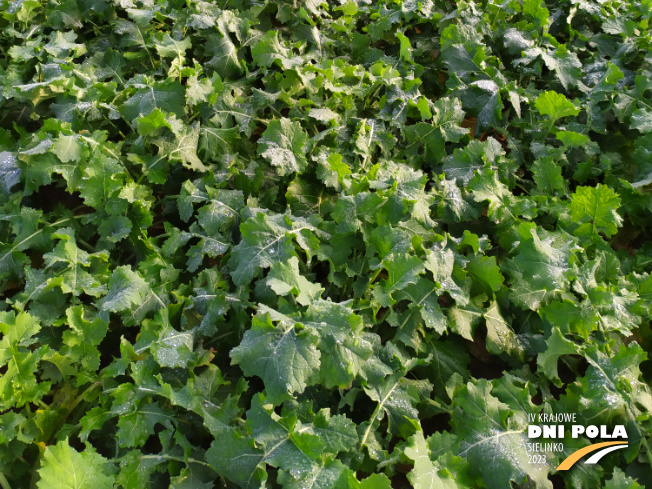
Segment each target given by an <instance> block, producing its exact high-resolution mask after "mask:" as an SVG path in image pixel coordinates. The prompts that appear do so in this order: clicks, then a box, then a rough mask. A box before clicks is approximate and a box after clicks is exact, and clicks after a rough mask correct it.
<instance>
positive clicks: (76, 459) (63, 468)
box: [36, 439, 115, 489]
mask: <svg viewBox="0 0 652 489" xmlns="http://www.w3.org/2000/svg"><path fill="white" fill-rule="evenodd" d="M107 465H108V463H107V460H106V459H105V458H104V457H103V456H102V455H100V454H98V453H96V452H95V451H94V450H92V449H90V448H87V449H86V450H84V451H83V452H81V453H79V452H78V451H77V450H75V449H74V448H72V447H71V446H70V445H69V444H68V439H65V440H63V441H60V442H59V443H57V444H56V445H53V446H49V447H47V448H46V449H45V452H43V459H42V462H41V468H40V469H39V470H38V474H39V480H38V482H37V483H36V485H37V487H38V488H39V489H45V488H48V489H50V488H51V489H86V488H88V487H94V488H97V489H111V488H112V487H113V484H114V483H115V477H114V476H112V475H108V471H107V468H108V467H107Z"/></svg>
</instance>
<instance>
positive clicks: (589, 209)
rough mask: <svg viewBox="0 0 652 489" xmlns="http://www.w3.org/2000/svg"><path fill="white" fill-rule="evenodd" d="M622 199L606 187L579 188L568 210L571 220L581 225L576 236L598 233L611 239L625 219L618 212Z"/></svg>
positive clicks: (576, 230) (572, 197)
mask: <svg viewBox="0 0 652 489" xmlns="http://www.w3.org/2000/svg"><path fill="white" fill-rule="evenodd" d="M619 207H620V198H619V197H618V195H617V194H616V193H615V192H614V191H613V190H611V189H610V188H609V187H607V186H606V185H602V184H598V185H596V186H595V187H577V188H576V189H575V193H574V194H573V195H572V196H571V200H570V203H569V204H568V209H569V210H570V215H571V219H572V220H573V222H574V223H577V224H579V226H578V227H577V228H576V229H575V231H574V234H575V236H594V235H596V234H598V233H601V234H604V235H605V236H606V237H608V238H609V237H611V236H612V235H614V234H616V233H617V232H618V228H619V227H620V226H621V225H622V222H623V219H622V218H621V217H620V216H619V215H618V213H617V212H616V211H617V210H618V208H619Z"/></svg>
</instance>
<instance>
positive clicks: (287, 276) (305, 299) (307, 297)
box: [267, 256, 324, 306]
mask: <svg viewBox="0 0 652 489" xmlns="http://www.w3.org/2000/svg"><path fill="white" fill-rule="evenodd" d="M267 285H269V286H270V287H271V288H272V289H273V290H274V292H276V293H277V294H279V295H288V294H292V295H295V296H296V300H297V302H298V303H299V304H301V305H302V306H307V305H308V304H310V303H311V302H313V301H314V300H315V299H318V298H319V296H320V295H321V293H322V292H323V290H324V289H323V288H322V287H320V286H319V285H317V284H313V283H311V282H309V281H308V280H306V279H305V278H304V277H303V276H301V274H300V273H299V260H298V259H297V257H296V256H293V257H291V258H290V260H289V261H288V262H287V263H280V262H277V263H274V264H273V265H272V267H271V269H270V271H269V274H268V275H267Z"/></svg>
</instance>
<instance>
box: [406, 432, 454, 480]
mask: <svg viewBox="0 0 652 489" xmlns="http://www.w3.org/2000/svg"><path fill="white" fill-rule="evenodd" d="M408 441H409V442H410V445H408V446H407V447H406V448H405V451H404V453H405V456H406V457H408V458H409V459H411V460H413V461H414V468H413V469H412V470H411V471H410V473H409V474H408V475H407V477H408V480H409V481H410V482H411V483H412V487H414V489H444V488H445V487H446V486H445V485H444V482H443V481H442V479H441V477H440V476H439V470H438V468H437V467H436V466H435V464H433V462H432V460H430V450H429V449H428V445H427V444H426V440H425V439H424V438H423V431H417V432H416V433H415V434H414V435H412V436H411V437H410V438H409V440H408ZM451 482H452V479H451Z"/></svg>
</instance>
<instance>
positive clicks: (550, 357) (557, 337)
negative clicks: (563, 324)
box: [537, 327, 580, 387]
mask: <svg viewBox="0 0 652 489" xmlns="http://www.w3.org/2000/svg"><path fill="white" fill-rule="evenodd" d="M578 353H580V348H579V347H578V346H577V345H576V344H575V343H573V342H572V341H569V340H567V339H566V338H564V336H563V335H562V334H561V331H559V328H557V327H554V328H552V333H551V334H550V337H549V338H548V339H547V340H546V351H544V352H543V353H539V355H538V356H537V365H538V366H539V368H540V369H541V370H542V371H543V373H544V374H545V375H546V377H548V378H549V379H550V380H552V381H553V382H554V384H555V385H556V386H557V387H561V386H562V382H561V380H560V378H559V374H558V372H557V361H558V360H559V357H561V356H562V355H576V354H578Z"/></svg>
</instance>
